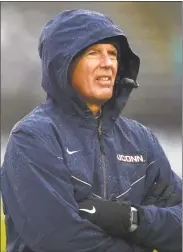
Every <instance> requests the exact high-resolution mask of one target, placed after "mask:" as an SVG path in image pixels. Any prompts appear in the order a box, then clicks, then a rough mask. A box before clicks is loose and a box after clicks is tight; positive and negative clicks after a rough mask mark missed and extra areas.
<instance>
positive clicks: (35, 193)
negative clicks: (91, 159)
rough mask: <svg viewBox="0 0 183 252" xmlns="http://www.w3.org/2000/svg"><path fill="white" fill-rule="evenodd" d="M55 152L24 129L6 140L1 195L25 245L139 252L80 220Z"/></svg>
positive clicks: (45, 250) (44, 251) (46, 251)
mask: <svg viewBox="0 0 183 252" xmlns="http://www.w3.org/2000/svg"><path fill="white" fill-rule="evenodd" d="M59 151H61V150H60V149H59ZM57 152H58V151H56V150H55V145H54V144H51V143H50V142H49V144H48V142H47V141H46V138H45V139H43V138H40V137H39V136H38V135H37V133H36V135H35V134H33V133H32V132H31V133H29V132H26V131H25V129H24V130H16V131H14V132H13V133H12V134H11V137H10V138H9V143H8V145H7V150H6V153H5V157H4V163H3V166H2V174H1V190H2V196H3V200H4V201H5V204H6V206H7V209H8V212H9V214H10V216H11V218H12V220H13V222H14V225H15V228H16V230H17V232H18V233H19V235H20V237H21V238H22V240H23V242H24V243H25V244H26V245H27V246H28V247H29V248H30V249H31V250H33V251H35V252H62V251H63V252H71V251H75V252H81V251H82V252H120V251H121V252H134V251H141V249H140V248H139V250H137V249H138V246H136V245H130V244H128V243H127V242H126V241H124V240H120V239H115V238H111V237H110V236H108V235H107V234H106V233H104V232H103V230H101V229H100V228H99V227H97V226H95V225H94V224H92V223H91V222H89V221H87V220H85V219H81V218H80V216H79V215H78V213H79V210H78V204H77V202H76V201H75V199H74V192H73V186H72V183H71V175H70V173H69V170H68V169H67V167H66V166H65V165H64V162H61V161H63V160H61V159H58V158H57V156H58V153H57Z"/></svg>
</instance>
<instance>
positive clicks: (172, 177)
mask: <svg viewBox="0 0 183 252" xmlns="http://www.w3.org/2000/svg"><path fill="white" fill-rule="evenodd" d="M148 143H149V144H148V163H149V164H148V168H147V172H146V180H145V190H144V191H145V192H147V194H146V195H144V200H143V203H142V205H143V206H140V207H139V210H140V212H141V210H142V212H143V218H142V219H141V221H140V226H139V227H138V228H137V229H136V231H135V232H134V233H133V234H132V237H133V240H135V241H136V243H137V244H141V245H144V246H147V247H149V248H156V249H157V250H158V251H161V252H165V251H166V252H180V251H182V216H181V213H182V181H181V179H180V177H178V176H177V175H176V174H175V172H173V171H172V169H171V167H170V164H169V161H168V159H167V157H166V155H165V153H164V151H163V149H162V147H161V146H160V144H159V142H158V140H157V138H156V137H155V136H154V135H153V134H152V133H151V132H150V131H148Z"/></svg>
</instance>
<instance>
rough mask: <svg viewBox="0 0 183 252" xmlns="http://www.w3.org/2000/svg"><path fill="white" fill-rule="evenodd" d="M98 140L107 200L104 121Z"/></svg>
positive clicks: (100, 127)
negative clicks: (103, 138)
mask: <svg viewBox="0 0 183 252" xmlns="http://www.w3.org/2000/svg"><path fill="white" fill-rule="evenodd" d="M98 139H99V145H100V154H101V163H102V173H103V177H104V199H107V171H106V165H105V156H104V155H105V154H104V147H103V145H102V121H101V120H100V123H99V127H98Z"/></svg>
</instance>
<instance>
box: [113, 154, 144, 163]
mask: <svg viewBox="0 0 183 252" xmlns="http://www.w3.org/2000/svg"><path fill="white" fill-rule="evenodd" d="M117 159H118V160H119V161H122V162H126V163H144V162H145V160H144V158H143V156H142V155H140V156H124V155H120V154H117Z"/></svg>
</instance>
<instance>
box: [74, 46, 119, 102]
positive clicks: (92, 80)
mask: <svg viewBox="0 0 183 252" xmlns="http://www.w3.org/2000/svg"><path fill="white" fill-rule="evenodd" d="M117 69H118V61H117V49H116V47H115V46H114V45H112V44H95V45H93V46H91V47H89V48H88V49H86V51H84V53H83V54H82V55H81V56H79V57H78V58H76V60H74V62H73V63H72V67H71V84H72V87H73V88H74V89H75V90H76V91H77V92H78V93H79V94H80V95H81V97H82V98H83V100H84V101H85V102H86V103H87V104H88V103H93V104H99V105H102V104H104V103H105V102H106V101H107V100H109V99H110V98H111V97H112V94H113V88H114V82H115V78H116V74H117Z"/></svg>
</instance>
